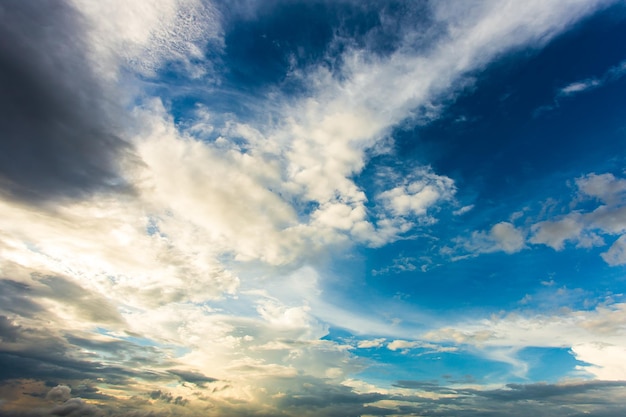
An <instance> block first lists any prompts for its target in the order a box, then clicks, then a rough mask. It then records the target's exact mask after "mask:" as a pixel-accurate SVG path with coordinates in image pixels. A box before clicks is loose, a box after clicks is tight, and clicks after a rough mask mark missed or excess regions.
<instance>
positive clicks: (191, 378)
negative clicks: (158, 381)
mask: <svg viewBox="0 0 626 417" xmlns="http://www.w3.org/2000/svg"><path fill="white" fill-rule="evenodd" d="M169 372H170V374H172V375H176V376H177V377H179V378H180V379H181V380H182V381H183V382H190V383H192V384H196V385H198V386H201V387H203V386H205V384H207V383H210V382H216V381H217V379H215V378H211V377H208V376H206V375H203V374H201V373H198V372H191V371H182V370H178V369H172V370H170V371H169Z"/></svg>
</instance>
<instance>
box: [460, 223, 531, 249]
mask: <svg viewBox="0 0 626 417" xmlns="http://www.w3.org/2000/svg"><path fill="white" fill-rule="evenodd" d="M457 245H459V246H460V247H462V248H463V249H464V250H465V251H467V252H470V253H472V254H479V253H492V252H499V251H502V252H506V253H509V254H510V253H515V252H519V251H521V250H522V249H525V248H526V239H525V235H524V231H523V230H521V229H519V228H516V227H515V226H514V225H513V224H511V223H509V222H500V223H497V224H495V225H493V226H492V227H491V229H490V230H489V231H474V232H473V233H472V235H471V237H469V238H457Z"/></svg>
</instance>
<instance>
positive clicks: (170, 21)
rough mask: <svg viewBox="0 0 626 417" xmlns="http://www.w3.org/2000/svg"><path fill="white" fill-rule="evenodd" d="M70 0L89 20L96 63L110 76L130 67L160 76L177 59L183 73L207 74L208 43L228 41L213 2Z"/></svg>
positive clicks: (215, 44) (210, 45)
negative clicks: (100, 1)
mask: <svg viewBox="0 0 626 417" xmlns="http://www.w3.org/2000/svg"><path fill="white" fill-rule="evenodd" d="M70 3H71V4H72V5H73V6H74V7H75V8H76V9H77V10H79V11H80V13H81V14H82V15H83V16H84V20H85V21H86V24H85V25H86V30H85V32H86V36H87V38H88V42H87V44H88V48H89V49H88V51H87V52H88V53H89V58H90V61H91V64H92V66H93V67H94V68H95V69H96V71H98V73H99V74H100V75H102V76H104V77H107V78H117V77H119V73H120V72H121V71H122V70H124V69H125V68H128V69H131V70H132V71H133V72H136V73H138V74H140V75H142V76H147V77H155V76H156V75H157V73H158V71H159V70H161V69H162V68H163V67H164V66H165V65H166V64H168V63H169V64H177V65H178V66H179V68H178V69H179V70H180V72H181V73H186V74H187V75H189V76H191V77H201V76H204V75H207V74H206V72H207V67H208V66H209V62H208V61H207V60H206V59H205V53H206V49H209V48H214V49H218V50H219V49H221V47H222V40H221V32H222V30H221V26H220V20H219V17H218V14H217V11H216V9H215V8H214V7H213V4H212V3H211V2H203V1H199V0H165V1H160V2H158V3H154V2H148V1H137V2H133V4H130V5H128V4H125V3H122V2H115V1H113V2H106V3H99V2H98V3H94V2H91V1H88V0H70ZM210 75H211V76H212V74H210Z"/></svg>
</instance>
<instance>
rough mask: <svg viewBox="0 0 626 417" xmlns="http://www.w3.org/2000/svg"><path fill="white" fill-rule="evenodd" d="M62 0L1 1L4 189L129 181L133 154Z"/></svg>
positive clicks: (37, 194) (44, 194) (59, 190)
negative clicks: (125, 173) (126, 165)
mask: <svg viewBox="0 0 626 417" xmlns="http://www.w3.org/2000/svg"><path fill="white" fill-rule="evenodd" d="M85 38H86V35H85V31H84V25H83V22H82V21H81V16H80V15H79V14H78V12H77V11H76V10H74V9H73V8H72V7H71V6H69V5H68V4H67V3H66V2H65V1H62V0H41V1H22V0H6V1H2V2H0V191H1V192H2V193H3V194H4V195H5V196H7V195H8V196H10V197H17V198H20V199H23V200H27V201H33V202H37V201H42V200H48V199H52V198H58V197H79V196H81V195H85V194H87V193H90V192H92V191H95V190H102V189H112V188H116V189H121V188H125V186H124V185H123V181H122V180H121V179H120V177H119V175H118V165H117V161H118V159H119V158H121V157H123V156H124V155H130V154H131V148H130V146H129V145H128V144H127V143H126V142H124V141H123V140H121V139H120V138H119V137H118V135H117V134H116V128H115V127H113V120H114V117H117V116H119V114H114V113H115V112H114V111H113V110H112V109H113V108H115V106H113V105H111V104H110V99H109V98H107V95H106V94H105V91H104V89H103V88H102V86H101V85H100V83H99V82H98V80H97V77H96V76H95V75H94V74H93V72H92V71H91V70H90V68H91V67H90V65H89V62H88V60H87V57H86V47H85V43H84V40H85Z"/></svg>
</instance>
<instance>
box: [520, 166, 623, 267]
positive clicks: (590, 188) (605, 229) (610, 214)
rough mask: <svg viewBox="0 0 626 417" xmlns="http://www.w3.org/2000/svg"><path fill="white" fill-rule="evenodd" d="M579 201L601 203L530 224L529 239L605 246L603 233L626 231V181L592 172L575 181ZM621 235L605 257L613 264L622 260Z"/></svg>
mask: <svg viewBox="0 0 626 417" xmlns="http://www.w3.org/2000/svg"><path fill="white" fill-rule="evenodd" d="M575 184H576V187H577V189H578V196H577V201H575V202H574V203H579V202H581V201H589V200H593V201H596V202H597V203H599V205H598V206H597V207H596V208H594V209H593V210H590V211H589V210H587V211H585V210H581V209H575V210H573V211H571V212H570V213H567V214H565V215H563V216H562V217H561V218H558V219H556V220H546V221H542V222H538V223H536V224H534V225H533V226H532V227H531V237H530V239H529V241H530V242H531V243H534V244H544V245H548V246H550V247H552V248H553V249H555V250H562V249H563V248H564V247H565V244H566V243H567V242H572V243H576V244H577V246H579V247H592V246H603V245H604V244H605V239H604V238H603V236H605V237H607V238H608V236H614V235H621V234H623V233H624V232H625V231H626V222H624V220H623V219H624V213H625V212H626V208H625V207H624V202H625V201H626V193H625V192H626V180H624V179H622V178H617V177H615V176H614V175H613V174H611V173H606V174H595V173H591V174H588V175H585V176H582V177H580V178H577V179H576V181H575ZM621 242H622V238H621V237H620V238H618V239H617V240H616V241H615V242H614V243H613V245H612V246H611V248H610V249H609V250H608V251H607V252H605V253H604V254H603V255H602V257H603V259H604V260H605V261H606V262H607V263H608V264H610V265H618V264H621V263H622V260H621V259H622V258H621V255H620V254H621V251H620V250H621V249H620V248H621Z"/></svg>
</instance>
